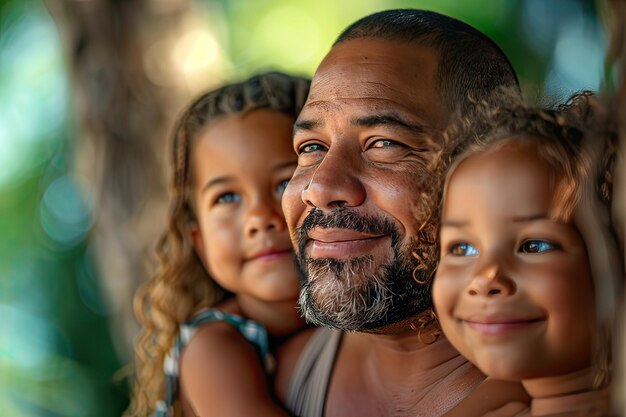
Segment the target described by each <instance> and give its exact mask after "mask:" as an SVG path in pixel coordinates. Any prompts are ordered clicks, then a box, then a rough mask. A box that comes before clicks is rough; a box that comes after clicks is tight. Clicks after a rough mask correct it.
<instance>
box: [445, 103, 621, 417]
mask: <svg viewBox="0 0 626 417" xmlns="http://www.w3.org/2000/svg"><path fill="white" fill-rule="evenodd" d="M592 101H593V99H592V98H591V97H589V95H579V96H577V97H575V99H574V100H573V101H572V103H571V105H569V106H567V107H564V108H562V109H560V111H550V110H543V109H538V108H531V107H528V106H526V105H524V104H522V103H519V102H517V103H509V104H504V105H500V106H498V107H496V108H489V106H487V105H485V106H483V107H482V109H483V111H482V113H481V111H480V110H479V111H478V113H479V114H477V115H476V118H477V120H479V122H480V123H481V124H483V127H482V133H479V134H475V136H474V140H470V141H465V142H464V143H463V145H462V148H460V149H456V150H454V151H453V152H452V153H453V154H456V156H455V161H454V162H453V164H452V167H451V168H450V170H449V171H448V173H447V176H446V180H445V185H444V188H443V202H442V213H441V231H440V245H441V251H440V263H439V268H438V270H437V273H436V275H435V281H434V284H433V299H434V303H435V307H436V310H437V313H438V316H439V319H440V321H441V325H442V328H443V331H444V333H445V335H446V337H448V339H449V340H450V342H451V343H452V344H453V345H454V346H455V347H456V348H457V349H458V350H459V351H460V352H461V353H462V354H463V355H464V356H466V357H467V358H468V359H469V360H470V361H471V362H473V363H474V364H475V365H476V366H477V367H478V368H479V369H481V371H483V372H484V373H485V374H486V375H487V376H489V377H492V378H495V379H503V380H509V381H521V382H522V385H523V386H524V388H525V389H526V391H527V392H528V393H529V395H530V397H531V407H530V410H526V411H525V412H524V411H522V414H515V415H527V413H531V414H532V415H533V416H546V415H557V414H558V415H581V416H583V415H584V416H603V415H606V413H607V411H608V408H609V390H608V385H609V371H608V369H609V363H610V360H609V351H610V340H609V337H608V336H609V334H610V331H609V328H610V323H607V322H605V321H604V320H603V319H602V316H603V314H599V313H600V312H601V311H602V310H603V309H606V307H607V305H608V304H610V305H612V306H613V307H612V308H614V306H615V303H614V300H612V299H611V298H612V297H611V294H610V290H609V291H607V288H611V287H612V286H613V283H614V282H616V281H615V279H614V278H615V277H616V276H617V275H618V272H617V271H618V268H619V267H618V265H619V256H618V255H617V251H616V246H615V242H614V240H613V236H611V234H610V233H609V232H608V230H609V229H608V228H607V227H605V224H604V222H603V221H604V220H606V219H608V210H607V208H608V207H607V202H608V200H609V199H610V196H609V195H608V194H607V193H605V192H602V190H606V189H607V187H606V185H607V184H606V183H604V184H602V182H603V181H602V179H603V178H606V176H605V175H603V172H601V171H602V169H600V168H599V167H600V166H602V163H601V162H602V159H603V157H604V155H602V149H603V148H604V146H603V144H602V143H599V142H602V141H601V140H600V141H598V140H594V139H598V138H602V136H601V135H600V136H599V135H589V134H586V133H587V132H588V131H590V129H589V126H587V124H589V123H591V120H592V117H591V116H590V114H591V111H590V103H591V102H592ZM478 107H479V109H480V108H481V106H478ZM454 134H456V135H457V136H461V137H462V136H463V135H464V134H465V133H464V129H463V128H459V129H457V130H456V132H455V133H454ZM454 134H452V136H454ZM452 139H454V138H452ZM598 150H599V151H598ZM604 159H606V158H604ZM599 302H602V303H603V304H604V303H607V304H605V305H603V306H600V305H599ZM605 324H608V325H605ZM501 411H502V410H501ZM561 413H563V414H561Z"/></svg>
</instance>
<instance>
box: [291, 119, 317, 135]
mask: <svg viewBox="0 0 626 417" xmlns="http://www.w3.org/2000/svg"><path fill="white" fill-rule="evenodd" d="M320 127H324V121H323V120H306V119H305V120H302V119H299V120H296V123H294V125H293V133H294V134H295V133H297V132H298V131H301V130H315V129H319V128H320Z"/></svg>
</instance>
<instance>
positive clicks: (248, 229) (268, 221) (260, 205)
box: [244, 199, 287, 237]
mask: <svg viewBox="0 0 626 417" xmlns="http://www.w3.org/2000/svg"><path fill="white" fill-rule="evenodd" d="M286 227H287V226H286V224H285V219H284V216H283V213H282V209H281V207H280V205H279V204H278V203H277V202H276V201H268V200H265V199H259V200H256V201H254V202H253V203H252V205H251V206H250V208H249V209H248V212H247V213H246V223H245V227H244V229H245V230H244V233H245V235H246V236H247V237H253V236H255V235H257V234H258V233H259V232H267V231H276V232H279V231H283V230H285V228H286Z"/></svg>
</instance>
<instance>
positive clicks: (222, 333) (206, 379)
mask: <svg viewBox="0 0 626 417" xmlns="http://www.w3.org/2000/svg"><path fill="white" fill-rule="evenodd" d="M218 316H219V315H218ZM242 319H243V318H242ZM243 320H245V319H243ZM259 359H260V358H259V353H258V350H257V348H255V345H254V344H253V343H251V342H250V341H249V339H247V338H246V337H245V336H244V334H243V333H242V332H241V330H240V329H238V328H237V326H234V325H232V324H231V323H229V322H227V321H224V320H216V321H210V322H207V323H203V324H202V325H200V326H197V327H196V328H195V330H194V334H193V337H191V338H190V340H189V342H188V344H187V346H186V347H185V349H184V350H183V351H182V354H181V357H180V384H181V398H182V399H183V402H185V403H188V404H190V405H191V406H192V407H193V409H195V410H196V413H197V415H205V414H206V415H208V414H211V415H252V414H251V412H252V411H251V410H249V409H248V408H246V410H245V411H241V410H240V408H242V407H244V406H245V407H249V406H248V405H246V401H249V402H250V403H251V404H266V403H269V402H270V400H267V398H266V397H267V396H268V395H269V394H268V388H267V376H266V372H265V369H264V368H263V365H262V363H261V361H260V360H259ZM262 394H263V395H262ZM268 398H269V397H268ZM242 399H245V400H246V401H242ZM269 406H271V407H274V405H272V404H270V405H269ZM233 410H234V411H233ZM227 411H228V412H229V413H230V412H231V411H232V413H230V414H228V413H227ZM240 411H241V412H240Z"/></svg>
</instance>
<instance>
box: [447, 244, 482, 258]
mask: <svg viewBox="0 0 626 417" xmlns="http://www.w3.org/2000/svg"><path fill="white" fill-rule="evenodd" d="M448 252H449V253H450V255H452V256H476V255H478V250H477V249H476V248H475V247H473V246H472V245H470V244H469V243H455V244H454V245H452V246H451V247H450V249H449V250H448Z"/></svg>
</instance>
